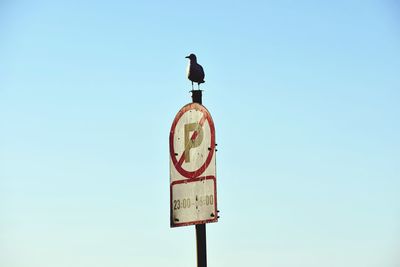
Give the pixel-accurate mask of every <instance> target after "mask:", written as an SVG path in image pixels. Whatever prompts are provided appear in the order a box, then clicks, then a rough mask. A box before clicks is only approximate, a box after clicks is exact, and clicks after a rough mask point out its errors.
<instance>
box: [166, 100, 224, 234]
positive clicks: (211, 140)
mask: <svg viewBox="0 0 400 267" xmlns="http://www.w3.org/2000/svg"><path fill="white" fill-rule="evenodd" d="M169 146H170V190H171V226H172V227H175V226H184V225H191V224H201V223H207V222H215V221H217V216H216V214H217V199H216V174H215V128H214V122H213V120H212V118H211V115H210V113H209V112H208V110H207V109H206V108H205V107H204V106H202V105H200V104H198V103H191V104H187V105H186V106H184V107H183V108H182V109H181V110H180V111H179V112H178V114H177V115H176V117H175V119H174V121H173V123H172V126H171V131H170V137H169Z"/></svg>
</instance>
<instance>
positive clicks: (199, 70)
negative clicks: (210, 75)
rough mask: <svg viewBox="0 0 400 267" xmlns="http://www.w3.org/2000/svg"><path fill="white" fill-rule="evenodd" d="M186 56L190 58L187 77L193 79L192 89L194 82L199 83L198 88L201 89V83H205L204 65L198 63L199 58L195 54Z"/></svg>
mask: <svg viewBox="0 0 400 267" xmlns="http://www.w3.org/2000/svg"><path fill="white" fill-rule="evenodd" d="M186 58H188V59H189V60H190V61H189V65H188V67H187V77H188V79H189V80H191V81H192V90H193V82H195V83H197V89H198V90H200V84H201V83H204V70H203V67H202V66H201V65H200V64H198V63H197V58H196V55H195V54H190V55H189V56H187V57H186Z"/></svg>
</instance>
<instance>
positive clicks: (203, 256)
mask: <svg viewBox="0 0 400 267" xmlns="http://www.w3.org/2000/svg"><path fill="white" fill-rule="evenodd" d="M191 92H192V102H193V103H198V104H200V105H201V104H202V91H201V90H192V91H191ZM196 248H197V267H207V242H206V224H205V223H203V224H196Z"/></svg>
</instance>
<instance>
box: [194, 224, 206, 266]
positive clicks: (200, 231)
mask: <svg viewBox="0 0 400 267" xmlns="http://www.w3.org/2000/svg"><path fill="white" fill-rule="evenodd" d="M196 247H197V267H207V242H206V224H204V223H203V224H196Z"/></svg>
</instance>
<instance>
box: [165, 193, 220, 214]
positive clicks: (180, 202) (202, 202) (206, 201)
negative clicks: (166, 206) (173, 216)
mask: <svg viewBox="0 0 400 267" xmlns="http://www.w3.org/2000/svg"><path fill="white" fill-rule="evenodd" d="M193 203H195V206H196V208H197V207H198V206H200V207H201V206H212V205H214V196H213V195H206V196H196V200H191V199H190V198H184V199H175V200H174V204H173V206H174V210H179V209H190V208H191V207H192V208H193V207H195V206H194V205H193Z"/></svg>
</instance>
